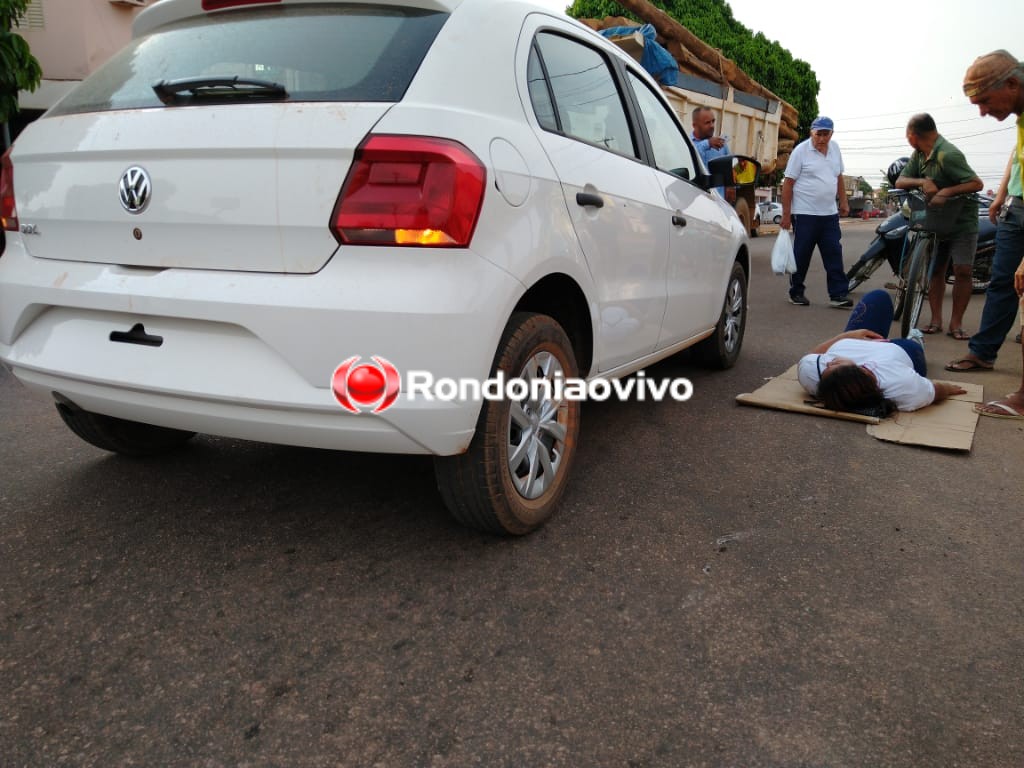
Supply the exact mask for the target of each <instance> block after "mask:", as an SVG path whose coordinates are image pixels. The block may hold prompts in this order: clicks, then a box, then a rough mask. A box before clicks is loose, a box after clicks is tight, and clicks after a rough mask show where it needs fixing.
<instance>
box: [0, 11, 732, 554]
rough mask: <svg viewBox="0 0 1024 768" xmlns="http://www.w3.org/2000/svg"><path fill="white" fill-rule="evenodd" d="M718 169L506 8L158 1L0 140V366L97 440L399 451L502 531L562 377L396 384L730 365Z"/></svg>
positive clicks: (533, 477) (563, 455)
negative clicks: (470, 391)
mask: <svg viewBox="0 0 1024 768" xmlns="http://www.w3.org/2000/svg"><path fill="white" fill-rule="evenodd" d="M732 162H734V161H733V160H732V159H730V158H723V159H720V160H717V161H715V162H714V163H713V164H712V168H711V169H710V173H709V171H708V169H706V168H704V167H703V166H702V165H701V162H700V160H699V159H698V156H697V155H696V153H695V152H694V150H693V147H692V145H691V143H690V140H689V138H688V136H687V131H686V130H685V129H684V127H683V125H682V124H681V122H680V120H679V119H678V117H677V116H676V115H675V114H674V113H673V111H672V109H671V108H670V107H669V105H668V103H667V101H666V100H665V98H663V95H662V93H661V92H660V89H659V87H658V86H657V85H656V84H655V83H654V81H653V80H652V79H651V78H650V77H649V76H648V75H647V74H646V73H645V72H644V71H643V70H642V69H641V68H640V67H639V66H638V64H637V63H636V62H635V61H633V60H632V59H631V58H629V57H628V56H626V55H625V54H623V53H622V52H621V51H620V50H619V49H618V48H616V47H615V46H614V45H612V44H610V43H608V42H606V41H605V40H603V39H602V38H601V37H600V36H598V35H597V34H595V33H593V32H591V31H590V30H588V29H586V28H585V27H583V26H582V25H580V24H578V23H576V22H575V21H573V20H571V19H569V18H567V17H565V16H559V15H553V14H552V13H550V12H548V11H545V10H542V9H540V8H537V7H534V6H531V5H530V4H528V3H523V2H516V1H515V0H508V1H506V0H502V1H501V2H498V1H497V0H463V1H461V2H460V0H374V2H372V3H363V2H337V1H336V0H301V1H299V0H161V2H159V3H156V4H155V5H152V6H151V7H149V8H147V9H146V10H145V11H144V12H142V13H141V14H139V16H138V17H137V19H136V21H135V25H134V29H133V40H132V42H131V43H130V44H129V45H128V46H127V47H126V48H125V49H124V50H123V51H121V52H120V53H119V54H118V55H117V56H115V57H114V58H113V59H112V60H111V61H109V62H108V63H107V64H106V65H105V66H103V67H102V68H101V69H100V70H99V71H97V72H96V73H94V74H93V75H92V76H91V77H89V78H88V79H87V80H85V81H84V82H83V83H82V84H81V85H80V86H79V87H77V88H76V89H75V90H74V91H73V92H72V93H71V94H69V95H68V96H67V97H66V98H65V99H64V100H62V101H61V102H60V103H59V104H57V105H56V106H55V107H54V108H53V109H51V110H50V111H49V112H47V113H46V114H45V115H44V116H43V117H42V118H41V119H39V120H38V121H36V122H35V123H33V124H32V125H31V126H29V127H28V129H27V130H25V131H24V133H22V134H21V136H20V137H19V138H18V140H17V141H16V143H15V145H14V146H13V148H12V149H11V150H10V151H8V152H7V153H6V154H5V155H4V157H3V162H2V181H0V216H2V219H3V227H4V229H5V230H6V236H7V237H6V242H7V245H6V250H5V252H4V253H3V255H2V256H0V359H2V360H3V361H4V362H5V363H6V364H7V365H8V366H9V367H10V368H11V370H13V372H14V374H15V375H16V376H17V377H18V378H19V379H20V380H21V381H22V382H24V383H25V384H26V385H28V387H29V388H31V389H33V390H36V391H38V392H41V393H44V394H45V395H46V396H47V397H52V398H53V400H54V401H55V403H56V407H57V410H58V412H59V413H60V415H61V417H62V418H63V419H64V421H65V422H66V423H67V425H68V426H69V427H70V428H71V429H72V430H73V431H74V432H75V433H76V434H77V435H79V436H80V437H82V438H83V439H85V440H87V441H88V442H90V443H92V444H93V445H96V446H99V447H100V448H103V449H106V450H109V451H114V452H117V453H120V454H125V455H129V456H139V455H151V454H156V453H159V452H163V451H167V450H170V449H173V448H176V447H178V446H180V445H181V444H183V443H184V442H185V441H187V440H188V439H189V438H191V437H192V436H193V435H194V434H195V433H197V432H204V433H209V434H216V435H224V436H229V437H235V438H242V439H248V440H259V441H267V442H274V443H282V444H290V445H299V446H311V447H318V448H330V449H340V450H347V451H378V452H394V453H418V454H429V455H433V456H434V457H435V464H436V470H437V479H438V486H439V489H440V492H441V495H442V498H443V499H444V501H445V503H446V504H447V505H448V507H449V508H450V509H451V511H452V512H453V514H454V515H455V517H456V518H457V519H459V520H460V521H462V522H463V523H465V524H468V525H472V526H475V527H478V528H481V529H485V530H490V531H496V532H503V533H512V534H521V533H526V532H528V531H530V530H532V529H533V528H535V527H537V526H538V525H540V524H541V523H542V522H544V520H546V519H547V518H548V517H549V516H550V515H551V513H552V512H553V511H554V509H555V508H556V506H557V504H558V502H559V499H560V498H561V497H562V495H563V492H564V490H565V488H566V483H567V480H568V477H569V474H570V467H571V465H572V462H573V456H574V454H575V451H576V446H577V444H578V435H579V413H580V403H579V400H578V399H577V398H571V397H561V398H559V397H558V396H557V392H556V394H555V395H551V396H550V397H548V396H536V397H526V398H522V397H517V396H513V394H510V393H511V390H508V392H505V396H500V397H497V398H495V399H482V398H481V397H475V396H472V397H471V396H466V395H465V393H462V394H463V396H458V395H456V396H449V397H443V396H441V395H443V394H444V393H443V392H441V391H440V389H438V394H439V396H438V397H433V398H431V397H426V396H414V395H415V393H414V392H412V391H411V388H410V386H409V382H410V380H411V378H412V372H419V374H420V375H428V376H431V377H436V379H437V380H438V381H441V380H444V381H451V382H464V381H486V380H494V377H496V376H505V377H509V378H517V379H523V380H525V381H531V380H546V381H548V382H554V381H556V380H557V381H562V380H571V379H576V380H577V381H579V380H586V381H587V382H588V383H592V382H593V381H594V380H596V379H599V378H603V379H607V380H616V379H621V378H622V377H625V376H628V375H629V374H632V373H634V372H637V371H639V370H640V369H642V368H644V367H645V366H648V365H650V364H651V363H653V362H655V361H657V360H659V359H662V358H664V357H666V356H668V355H672V354H674V353H676V352H679V351H680V350H683V349H685V348H688V347H691V346H694V345H699V352H700V354H701V355H702V356H703V358H704V359H705V360H706V361H708V362H709V363H711V364H713V365H716V366H719V367H727V366H730V365H732V364H733V363H734V361H735V360H736V358H737V356H738V355H739V352H740V347H741V344H742V342H743V332H744V326H745V322H746V306H747V283H748V275H749V273H750V264H749V254H748V246H747V240H746V235H745V233H744V231H743V227H742V226H741V224H740V222H739V220H738V219H737V217H736V215H735V213H734V212H733V210H732V209H731V208H730V207H729V206H728V205H727V204H725V203H724V202H723V201H722V200H721V199H720V198H719V197H718V196H717V195H712V194H709V193H708V190H709V189H713V188H714V187H716V186H719V185H721V184H723V183H727V180H728V179H729V177H728V174H729V172H730V169H731V164H732ZM421 380H422V379H421ZM421 394H422V393H421ZM499 394H501V393H499Z"/></svg>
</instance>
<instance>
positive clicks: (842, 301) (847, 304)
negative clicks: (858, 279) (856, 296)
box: [828, 296, 853, 309]
mask: <svg viewBox="0 0 1024 768" xmlns="http://www.w3.org/2000/svg"><path fill="white" fill-rule="evenodd" d="M828 305H829V306H830V307H835V308H836V309H853V302H852V301H851V300H850V299H849V298H848V297H846V296H841V297H840V298H838V299H832V300H831V301H829V303H828Z"/></svg>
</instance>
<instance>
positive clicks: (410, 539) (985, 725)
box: [0, 222, 1024, 768]
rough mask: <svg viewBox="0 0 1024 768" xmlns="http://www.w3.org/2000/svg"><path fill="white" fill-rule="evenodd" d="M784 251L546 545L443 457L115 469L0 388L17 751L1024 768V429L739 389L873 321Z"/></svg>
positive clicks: (386, 762) (236, 458) (196, 458)
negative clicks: (919, 431) (785, 260)
mask: <svg viewBox="0 0 1024 768" xmlns="http://www.w3.org/2000/svg"><path fill="white" fill-rule="evenodd" d="M875 223H876V222H870V223H867V222H865V223H861V222H850V223H848V224H845V225H844V228H845V236H844V243H845V246H846V249H847V257H846V261H847V263H848V264H849V263H852V261H853V259H855V258H856V256H857V255H859V254H860V253H861V252H862V251H863V249H864V247H865V245H866V243H867V240H868V238H869V237H870V234H871V230H872V229H873V227H874V226H875ZM771 242H772V238H771V237H767V236H766V237H761V238H758V239H757V240H755V241H754V242H753V250H754V254H755V269H754V276H753V285H752V290H753V298H752V300H751V305H750V315H749V325H748V330H747V337H746V343H745V346H744V352H743V355H742V358H741V360H740V362H739V364H738V365H737V366H736V367H735V368H734V369H732V370H730V371H727V372H724V373H712V372H707V371H704V370H701V369H699V368H695V367H692V366H691V365H690V364H689V363H688V362H687V361H685V360H682V359H673V360H670V361H666V362H665V363H663V364H661V365H659V366H657V367H656V368H654V369H650V370H649V371H648V375H649V376H659V375H671V376H677V375H682V376H689V377H690V378H691V379H692V381H693V383H694V386H695V389H696V394H695V396H694V398H693V399H692V400H691V401H689V402H687V403H675V402H666V403H661V404H658V403H651V402H644V403H637V402H632V403H603V404H601V403H589V404H587V405H586V406H585V407H584V412H583V428H582V435H581V443H582V445H581V455H580V457H579V462H578V464H577V466H576V473H575V477H574V482H573V484H572V487H571V489H570V491H569V494H568V496H567V499H566V502H565V505H564V508H563V509H562V511H561V513H560V514H559V515H558V516H557V517H556V518H555V519H554V520H552V521H551V522H550V524H549V525H547V526H546V527H545V528H544V529H542V530H541V531H539V532H538V533H536V534H534V535H532V536H529V537H526V538H523V539H515V540H502V539H496V538H491V537H488V536H483V535H479V534H476V533H473V532H470V531H467V530H464V529H461V528H459V527H458V526H456V525H455V524H454V523H453V522H451V521H450V520H449V518H448V516H447V514H446V513H445V511H444V509H443V507H442V505H441V502H440V500H439V499H438V496H437V493H436V491H435V488H434V484H433V476H432V471H431V465H430V462H429V461H428V460H425V459H420V458H407V457H382V456H366V455H355V454H339V453H331V452H327V451H316V450H301V449H296V448H285V447H275V446H271V445H264V444H257V443H245V442H241V441H235V440H225V439H219V438H209V437H200V438H198V439H197V440H195V441H193V443H192V444H190V445H189V446H188V447H187V448H186V449H185V450H183V451H181V452H180V453H177V454H175V455H174V456H171V457H167V458H162V459H159V460H146V461H129V460H124V459H119V458H115V457H112V456H108V455H105V454H104V453H102V452H101V451H98V450H95V449H93V448H92V447H90V446H88V445H86V444H84V443H82V442H80V441H79V440H78V439H77V438H76V437H74V436H73V435H72V434H71V433H69V432H68V431H67V430H66V429H65V428H64V426H63V424H62V423H61V422H60V420H59V419H58V417H57V415H56V412H55V411H54V409H53V407H52V405H51V404H50V403H47V402H43V401H39V400H34V399H31V398H29V397H28V395H27V394H26V393H25V391H24V390H23V389H22V388H21V386H20V385H19V384H18V383H17V382H16V381H15V380H14V379H13V378H12V377H11V375H10V374H9V373H7V372H6V371H3V372H0V766H4V768H8V767H9V766H47V767H48V766H58V765H68V766H103V767H104V768H109V767H110V766H147V767H150V768H153V767H155V766H204V767H207V768H213V767H216V766H332V767H333V766H383V767H386V768H393V767H395V766H430V767H431V768H434V767H439V766H487V767H488V768H491V767H495V766H517V767H518V766H531V767H532V766H571V767H577V766H622V767H623V768H639V767H642V766H666V767H670V768H674V767H676V766H693V767H700V766H709V767H710V766H715V767H717V766H730V767H737V768H738V767H740V766H742V767H743V768H755V767H760V766H764V767H768V766H771V767H772V768H826V767H827V768H838V767H840V766H858V767H859V766H907V767H908V768H910V767H913V768H928V767H930V766H943V767H947V766H978V767H979V768H981V767H984V768H1002V767H1003V766H1006V767H1009V766H1021V765H1024V681H1022V669H1024V567H1022V558H1021V553H1022V551H1024V546H1022V545H1024V535H1022V524H1021V513H1022V510H1024V482H1022V477H1021V474H1022V465H1024V461H1022V459H1024V448H1022V446H1024V424H1022V423H1021V422H1012V421H1000V420H994V419H982V420H981V423H980V424H979V426H978V430H977V434H976V436H975V441H974V447H973V450H972V451H971V452H970V454H960V453H950V452H944V451H937V450H928V449H922V448H914V447H906V446H899V445H894V444H888V443H882V442H880V441H877V440H875V439H873V438H872V437H870V436H869V435H867V433H866V432H865V430H864V427H863V425H860V424H855V423H852V422H842V421H836V420H831V419H822V418H815V417H809V416H801V415H795V414H787V413H781V412H772V411H766V410H762V409H757V408H747V407H742V406H738V405H736V403H735V400H734V398H735V396H736V395H737V394H739V393H741V392H749V391H752V390H753V389H755V388H756V387H758V386H759V385H760V384H761V383H762V382H763V381H764V380H765V378H766V377H769V376H772V375H775V374H778V373H780V372H782V371H783V370H785V368H787V367H788V366H789V365H790V364H792V363H793V362H794V361H795V360H796V359H797V357H798V356H799V355H800V354H802V353H803V352H804V351H806V350H807V349H809V348H810V347H812V346H814V345H815V344H816V343H817V342H818V341H820V340H821V339H822V338H825V337H827V336H831V335H833V334H834V333H837V332H838V331H839V330H841V327H842V324H843V323H844V322H845V313H843V312H842V311H837V310H833V309H829V308H828V307H827V306H826V305H825V299H826V298H827V297H826V296H825V295H824V275H823V273H822V271H821V268H820V262H818V263H816V265H815V267H814V268H813V269H812V272H811V276H810V278H809V289H808V297H809V298H810V299H811V301H812V302H813V304H812V306H810V307H807V308H801V307H793V306H791V305H789V304H788V303H787V302H786V301H785V295H786V291H785V285H784V282H783V278H779V277H775V276H773V275H772V274H771V273H770V271H769V268H768V262H769V256H768V254H769V250H770V246H771ZM816 259H817V257H816ZM882 282H883V279H882V278H881V277H880V276H879V275H876V276H875V277H874V278H873V279H872V281H870V282H869V283H867V284H866V286H865V288H872V287H877V286H876V285H874V283H877V284H878V285H880V284H881V283H882ZM981 303H982V297H975V298H974V300H973V302H972V307H971V309H970V310H969V312H968V322H969V327H971V328H973V327H976V324H977V317H978V313H979V312H980V308H981ZM963 347H964V345H963V343H962V342H956V341H954V340H952V339H950V338H948V337H945V336H942V337H939V338H934V337H931V338H929V340H928V346H927V351H928V357H929V362H930V363H931V364H932V365H933V367H935V368H939V367H940V366H941V364H942V363H944V362H945V361H947V360H949V359H951V358H952V357H954V356H955V354H956V353H957V352H958V351H960V350H962V349H963ZM1004 352H1005V354H1004V355H1003V356H1001V358H1000V360H999V362H998V366H997V367H998V369H997V371H995V372H993V373H985V374H974V376H975V377H976V378H973V379H970V380H972V381H984V382H985V384H986V395H988V396H990V397H997V396H1000V395H1001V394H1003V393H1005V392H1009V391H1011V390H1012V389H1014V388H1015V387H1016V386H1017V382H1018V379H1019V375H1020V368H1019V366H1020V353H1019V349H1018V348H1017V347H1016V345H1014V344H1013V343H1012V340H1011V342H1010V343H1008V344H1007V346H1006V347H1005V348H1004ZM964 376H968V374H964Z"/></svg>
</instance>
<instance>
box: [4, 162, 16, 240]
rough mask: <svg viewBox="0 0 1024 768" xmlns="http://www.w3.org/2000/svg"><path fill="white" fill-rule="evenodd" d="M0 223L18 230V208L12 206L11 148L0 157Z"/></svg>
mask: <svg viewBox="0 0 1024 768" xmlns="http://www.w3.org/2000/svg"><path fill="white" fill-rule="evenodd" d="M0 224H2V225H3V228H4V229H6V230H9V231H11V232H17V231H18V209H17V208H15V206H14V166H13V165H12V164H11V148H8V149H7V151H6V152H4V156H3V158H0Z"/></svg>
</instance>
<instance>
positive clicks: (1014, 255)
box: [967, 205, 1024, 363]
mask: <svg viewBox="0 0 1024 768" xmlns="http://www.w3.org/2000/svg"><path fill="white" fill-rule="evenodd" d="M1022 255H1024V208H1022V207H1021V206H1019V205H1015V206H1013V207H1012V208H1010V210H1009V211H1008V212H1007V214H1006V217H1005V218H1003V219H1000V220H999V227H998V229H996V253H995V256H993V257H992V282H990V283H989V284H988V290H987V291H985V306H984V308H983V309H982V310H981V327H980V328H978V330H977V331H975V332H974V335H973V336H971V340H970V341H969V342H968V343H967V346H968V348H969V349H970V350H971V354H973V355H974V356H975V357H977V358H978V359H979V360H984V361H986V362H989V363H992V362H995V359H996V355H998V354H999V347H1001V346H1002V344H1003V342H1004V341H1005V340H1006V334H1008V333H1009V332H1010V329H1011V328H1012V327H1013V321H1014V319H1015V318H1016V317H1017V307H1018V306H1020V298H1019V297H1018V296H1017V291H1016V290H1014V288H1013V273H1014V272H1015V271H1016V269H1017V265H1018V264H1020V260H1021V256H1022Z"/></svg>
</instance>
